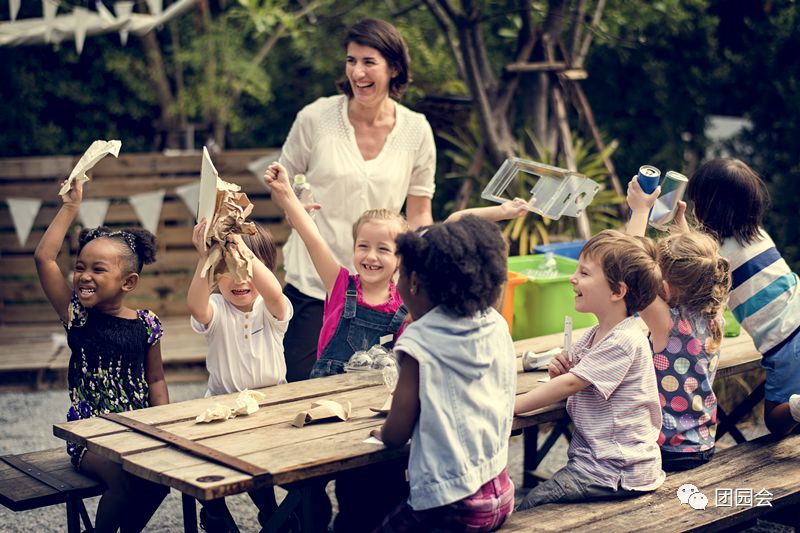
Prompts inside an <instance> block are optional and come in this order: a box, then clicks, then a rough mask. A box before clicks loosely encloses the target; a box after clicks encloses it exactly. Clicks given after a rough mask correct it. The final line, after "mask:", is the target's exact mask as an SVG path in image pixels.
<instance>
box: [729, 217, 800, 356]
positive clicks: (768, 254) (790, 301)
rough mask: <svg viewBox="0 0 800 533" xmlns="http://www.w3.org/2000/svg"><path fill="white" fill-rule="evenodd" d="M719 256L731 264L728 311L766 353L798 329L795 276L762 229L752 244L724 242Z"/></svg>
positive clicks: (799, 314) (799, 300)
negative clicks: (729, 310) (731, 312)
mask: <svg viewBox="0 0 800 533" xmlns="http://www.w3.org/2000/svg"><path fill="white" fill-rule="evenodd" d="M720 253H721V254H722V256H723V257H725V258H727V259H728V261H730V263H731V270H732V276H731V277H732V284H731V293H730V300H729V301H728V307H730V309H731V311H733V315H734V316H735V317H736V320H738V321H739V323H740V324H741V325H742V327H744V329H745V331H747V333H749V334H750V336H751V337H753V342H754V343H755V345H756V347H758V351H760V352H761V353H765V352H768V351H769V350H770V349H771V348H773V347H775V346H776V345H777V344H779V343H780V342H781V341H783V340H784V339H786V338H788V337H789V336H790V335H791V334H792V333H793V332H794V331H795V330H796V329H797V328H798V327H800V291H798V288H797V274H795V273H794V272H792V271H791V269H790V268H789V265H788V264H786V261H785V260H784V259H783V258H782V257H781V254H780V253H779V252H778V249H777V248H775V243H774V242H772V239H771V238H770V236H769V235H768V234H767V232H766V231H764V230H763V229H762V230H760V232H759V234H758V237H757V239H756V241H755V242H753V243H751V244H747V245H744V246H742V245H740V244H739V243H737V242H736V240H735V239H726V240H725V241H724V242H723V243H722V245H721V246H720Z"/></svg>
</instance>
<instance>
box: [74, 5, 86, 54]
mask: <svg viewBox="0 0 800 533" xmlns="http://www.w3.org/2000/svg"><path fill="white" fill-rule="evenodd" d="M88 24H89V10H88V9H86V8H84V7H75V8H73V10H72V27H73V28H74V29H75V50H76V51H77V52H78V55H80V54H81V52H83V42H84V41H85V40H86V29H87V26H88Z"/></svg>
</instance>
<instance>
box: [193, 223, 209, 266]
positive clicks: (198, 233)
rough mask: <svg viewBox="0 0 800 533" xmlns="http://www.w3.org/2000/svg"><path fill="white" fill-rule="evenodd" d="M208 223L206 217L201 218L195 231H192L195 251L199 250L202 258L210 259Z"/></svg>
mask: <svg viewBox="0 0 800 533" xmlns="http://www.w3.org/2000/svg"><path fill="white" fill-rule="evenodd" d="M207 223H208V222H207V221H206V217H203V218H201V219H200V222H198V223H197V224H196V225H195V227H194V231H192V244H194V249H195V250H197V253H198V254H200V257H201V258H206V257H208V249H207V248H206V238H205V234H206V224H207Z"/></svg>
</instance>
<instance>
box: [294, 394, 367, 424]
mask: <svg viewBox="0 0 800 533" xmlns="http://www.w3.org/2000/svg"><path fill="white" fill-rule="evenodd" d="M352 410H353V406H352V404H351V403H350V401H349V400H348V401H347V402H346V404H345V405H342V404H340V403H339V402H335V401H333V400H317V401H316V402H314V403H312V404H311V409H308V410H306V411H300V412H299V413H297V415H296V416H295V417H294V420H293V421H292V425H293V426H295V427H298V428H301V427H303V426H304V425H306V424H308V423H310V422H318V421H320V420H326V419H328V418H338V419H339V420H342V421H347V420H349V419H350V413H351V412H352Z"/></svg>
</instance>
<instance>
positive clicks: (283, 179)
mask: <svg viewBox="0 0 800 533" xmlns="http://www.w3.org/2000/svg"><path fill="white" fill-rule="evenodd" d="M264 183H266V184H267V186H268V187H269V188H270V190H271V191H272V198H273V200H275V201H277V202H278V203H279V204H280V200H282V199H283V198H286V197H288V195H290V194H293V192H292V184H291V183H289V174H287V172H286V169H285V168H284V166H283V165H281V164H280V163H278V162H277V161H275V162H273V163H272V164H271V165H270V166H269V167H267V171H266V172H264Z"/></svg>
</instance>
